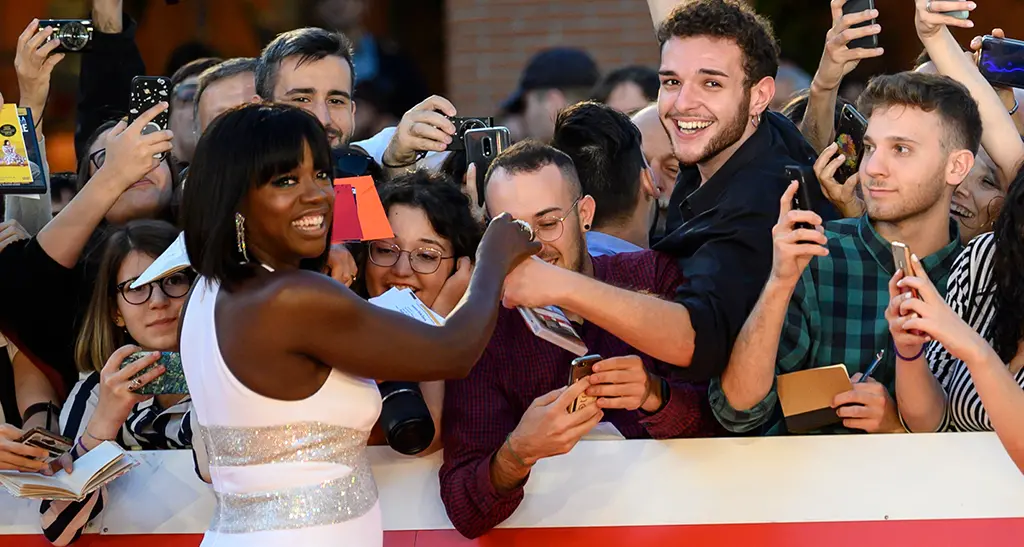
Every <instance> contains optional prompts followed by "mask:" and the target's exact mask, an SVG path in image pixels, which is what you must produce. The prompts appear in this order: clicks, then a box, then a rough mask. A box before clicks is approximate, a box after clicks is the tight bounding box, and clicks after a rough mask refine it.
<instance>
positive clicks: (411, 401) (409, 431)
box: [377, 382, 434, 456]
mask: <svg viewBox="0 0 1024 547" xmlns="http://www.w3.org/2000/svg"><path fill="white" fill-rule="evenodd" d="M377 387H378V389H380V396H381V409H380V426H381V429H383V430H384V435H385V437H387V441H388V446H390V447H391V448H393V449H394V450H395V451H396V452H399V453H401V454H405V455H408V456H412V455H415V454H419V453H420V452H423V451H424V450H426V449H427V448H428V447H429V446H430V443H431V441H433V440H434V419H433V418H431V417H430V409H428V408H427V403H426V401H424V400H423V393H422V392H421V391H420V386H419V384H417V383H416V382H381V383H380V384H378V385H377Z"/></svg>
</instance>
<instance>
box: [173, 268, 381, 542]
mask: <svg viewBox="0 0 1024 547" xmlns="http://www.w3.org/2000/svg"><path fill="white" fill-rule="evenodd" d="M219 288H220V287H219V285H218V284H217V283H214V282H210V281H208V280H207V279H206V278H203V277H200V278H199V279H198V280H196V283H195V288H194V289H193V292H192V296H191V298H190V300H189V302H188V307H187V308H186V310H185V316H184V318H183V324H182V329H181V361H182V366H183V368H184V371H185V379H186V380H187V381H188V386H189V391H190V392H191V396H192V404H193V405H194V408H195V410H194V412H195V413H196V419H197V420H198V423H199V425H200V427H199V431H197V432H195V433H196V434H201V435H202V439H203V442H204V443H205V445H206V451H207V454H208V458H209V462H210V477H211V479H212V482H213V489H214V491H215V492H216V497H217V507H216V510H215V513H214V517H213V521H212V522H211V524H210V529H209V531H208V532H207V533H206V536H205V538H204V539H203V543H202V546H201V547H236V546H238V547H240V546H245V547H262V546H274V547H281V546H283V547H298V546H300V545H301V546H309V547H317V546H334V545H337V546H342V545H344V546H351V547H363V546H369V547H379V546H381V545H383V541H384V540H383V531H382V527H381V516H380V504H379V503H378V501H377V486H376V484H375V483H374V481H373V474H372V472H371V470H370V466H369V462H368V460H367V458H366V441H367V439H368V438H369V435H370V428H371V427H373V424H374V422H376V421H377V416H378V415H379V414H380V407H381V398H380V392H379V391H378V390H377V385H376V383H374V382H373V381H372V380H367V379H364V378H357V377H354V376H349V375H347V374H345V373H342V372H339V371H338V370H332V371H331V374H330V375H329V376H328V378H327V381H326V382H325V383H324V385H323V387H321V388H320V390H319V391H317V393H315V394H314V395H312V396H311V397H309V398H307V399H304V400H301V401H279V400H276V399H270V398H267V397H264V396H262V395H259V394H257V393H254V392H253V391H252V390H250V389H248V388H246V387H245V386H244V385H242V383H241V382H239V381H238V379H237V378H235V376H234V375H233V374H232V373H231V371H230V370H229V369H228V368H227V365H226V364H225V363H224V359H223V357H222V354H221V351H220V345H219V344H218V343H217V328H216V322H215V320H214V309H215V304H216V301H217V293H218V292H219ZM221 319H223V320H225V321H230V320H231V318H228V317H222V318H221Z"/></svg>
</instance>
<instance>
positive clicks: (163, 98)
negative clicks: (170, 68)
mask: <svg viewBox="0 0 1024 547" xmlns="http://www.w3.org/2000/svg"><path fill="white" fill-rule="evenodd" d="M170 100H171V79H170V78H165V77H163V76H136V77H134V78H132V92H131V96H130V97H129V99H128V123H132V122H134V121H135V120H136V119H138V117H139V116H141V115H142V113H143V112H145V111H147V110H149V109H150V108H153V107H154V106H156V105H157V104H158V103H160V102H170ZM170 121H171V113H170V112H168V111H167V110H164V111H163V112H161V113H160V114H159V115H157V117H156V118H154V119H153V121H151V122H149V123H148V124H146V127H145V128H144V129H143V130H142V134H143V135H148V134H149V133H153V132H155V131H164V130H166V129H167V126H168V125H169V124H170Z"/></svg>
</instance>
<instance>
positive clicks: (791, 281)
mask: <svg viewBox="0 0 1024 547" xmlns="http://www.w3.org/2000/svg"><path fill="white" fill-rule="evenodd" d="M858 109H859V110H860V111H861V112H863V113H864V115H865V116H866V117H868V120H869V122H868V129H867V133H866V134H865V137H864V157H863V159H862V160H861V164H860V180H861V181H862V182H861V189H862V190H863V193H864V202H865V205H866V208H867V214H866V215H864V216H862V217H860V218H851V219H844V220H838V221H834V222H828V223H825V225H824V231H823V232H814V231H809V230H795V231H794V229H793V224H794V223H795V222H807V223H811V224H814V225H818V224H820V223H821V220H820V218H817V217H815V216H813V213H808V212H799V211H793V212H791V213H789V215H786V216H781V217H780V218H779V224H778V225H777V226H776V227H775V230H774V232H773V235H774V238H775V261H774V262H775V263H774V266H773V268H772V272H771V275H770V277H769V280H768V283H767V285H765V288H764V292H763V293H762V294H761V297H760V299H759V300H758V303H757V306H756V307H755V308H754V312H753V313H752V314H751V315H750V318H749V319H748V320H747V323H746V325H744V327H743V331H742V332H741V333H740V336H739V338H738V340H737V341H736V346H735V348H734V349H733V352H732V356H731V359H730V361H729V365H728V367H726V370H725V372H724V373H723V374H722V377H721V380H720V381H717V380H716V381H712V384H711V390H710V397H711V403H712V408H713V409H714V411H715V417H716V418H718V420H719V422H721V423H722V425H723V426H725V427H726V428H727V429H729V430H731V431H733V432H738V433H739V432H750V431H756V430H758V429H759V428H763V429H764V430H767V432H769V433H782V432H785V431H786V428H785V425H784V422H782V421H781V420H780V419H779V413H778V412H777V407H778V404H777V403H778V395H777V394H776V392H775V378H776V375H777V374H784V373H788V372H794V371H797V370H806V369H810V368H817V367H824V366H830V365H836V364H840V363H841V364H845V365H846V369H847V371H849V372H850V373H851V374H853V378H852V379H853V380H854V381H855V382H856V381H857V380H858V379H860V375H861V374H863V373H864V372H865V369H867V367H868V366H869V365H870V364H871V362H872V361H873V360H874V357H875V355H876V354H877V353H878V351H879V350H882V349H884V350H886V354H885V356H884V359H883V360H882V362H881V364H880V365H879V367H878V368H877V369H875V371H874V373H873V374H872V375H871V378H870V379H868V380H866V381H865V382H863V383H855V384H854V389H853V390H851V391H848V392H846V393H842V394H840V395H838V396H836V398H835V400H834V401H833V407H835V408H836V409H837V412H838V415H839V416H840V417H841V418H843V425H842V426H841V427H840V426H834V427H829V428H826V430H824V431H822V432H825V433H842V432H848V431H850V430H859V431H867V432H870V433H875V432H900V431H903V430H904V429H903V427H902V425H901V422H900V418H899V415H898V413H897V409H896V403H895V402H894V398H893V395H892V394H893V393H895V381H896V364H895V363H896V356H895V354H894V352H893V349H892V344H891V342H890V337H889V324H888V322H887V321H886V319H885V309H886V307H888V305H889V289H888V284H889V280H890V279H891V278H892V276H893V275H894V274H895V270H896V268H895V265H894V261H893V257H892V251H891V246H890V244H891V242H893V241H899V242H902V243H904V244H906V245H907V246H908V247H910V249H911V251H912V252H913V253H914V254H916V255H917V256H919V257H921V264H922V265H923V266H924V269H925V273H927V275H928V277H929V278H930V279H931V280H932V282H933V283H935V286H936V287H941V291H942V293H943V294H944V293H945V289H946V281H947V279H948V277H949V273H950V269H951V268H952V266H953V262H954V260H955V259H956V257H957V256H958V255H959V254H960V250H961V249H962V248H963V246H962V244H961V243H960V239H959V233H958V230H957V225H956V223H955V222H954V221H953V220H951V219H950V217H949V207H950V202H951V200H952V197H953V192H954V191H955V190H956V188H957V186H958V185H959V184H961V183H962V182H963V180H964V179H965V178H966V177H967V175H968V173H969V172H970V171H971V168H972V167H973V166H974V155H975V154H976V153H977V150H978V148H979V146H980V142H981V117H980V115H979V113H978V106H977V104H976V103H975V102H974V99H972V98H971V96H970V94H969V92H968V91H967V89H966V88H964V87H963V86H962V85H960V84H958V83H956V82H954V81H953V80H951V79H949V78H945V77H942V76H932V75H925V74H917V73H912V72H904V73H900V74H894V75H887V76H880V77H878V78H875V79H874V80H872V81H871V83H870V84H869V85H868V88H867V90H865V91H864V93H863V94H862V95H861V97H860V100H859V105H858ZM826 153H828V152H826ZM791 192H792V191H791ZM805 241H807V242H809V243H802V242H805ZM822 245H824V246H825V249H827V254H826V253H825V252H824V251H823V249H822ZM812 257H813V258H812ZM906 357H912V356H906ZM840 407H841V408H840Z"/></svg>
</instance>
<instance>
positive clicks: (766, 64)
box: [658, 0, 780, 86]
mask: <svg viewBox="0 0 1024 547" xmlns="http://www.w3.org/2000/svg"><path fill="white" fill-rule="evenodd" d="M699 36H707V37H710V38H724V39H728V40H733V41H734V42H736V45H738V46H739V48H740V50H741V51H742V52H743V71H744V72H745V73H746V77H747V78H746V85H748V86H751V85H754V84H755V83H757V82H759V81H761V80H762V79H763V78H765V77H768V76H771V77H772V78H774V77H775V75H776V74H777V73H778V72H779V52H780V49H779V42H778V41H777V40H776V39H775V33H774V32H773V31H772V25H771V23H769V22H768V20H767V19H765V18H764V17H761V16H760V15H758V14H757V13H756V12H755V11H754V10H753V9H752V8H751V7H749V6H747V5H746V4H744V3H743V2H741V1H739V0H693V1H691V2H686V3H684V4H680V5H679V6H677V7H676V8H675V9H673V10H672V13H671V14H670V15H669V16H668V18H667V19H665V21H664V22H663V23H662V24H661V25H660V26H659V27H658V44H659V45H660V46H661V47H664V46H665V43H666V42H668V41H669V40H671V39H672V38H693V37H699Z"/></svg>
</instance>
